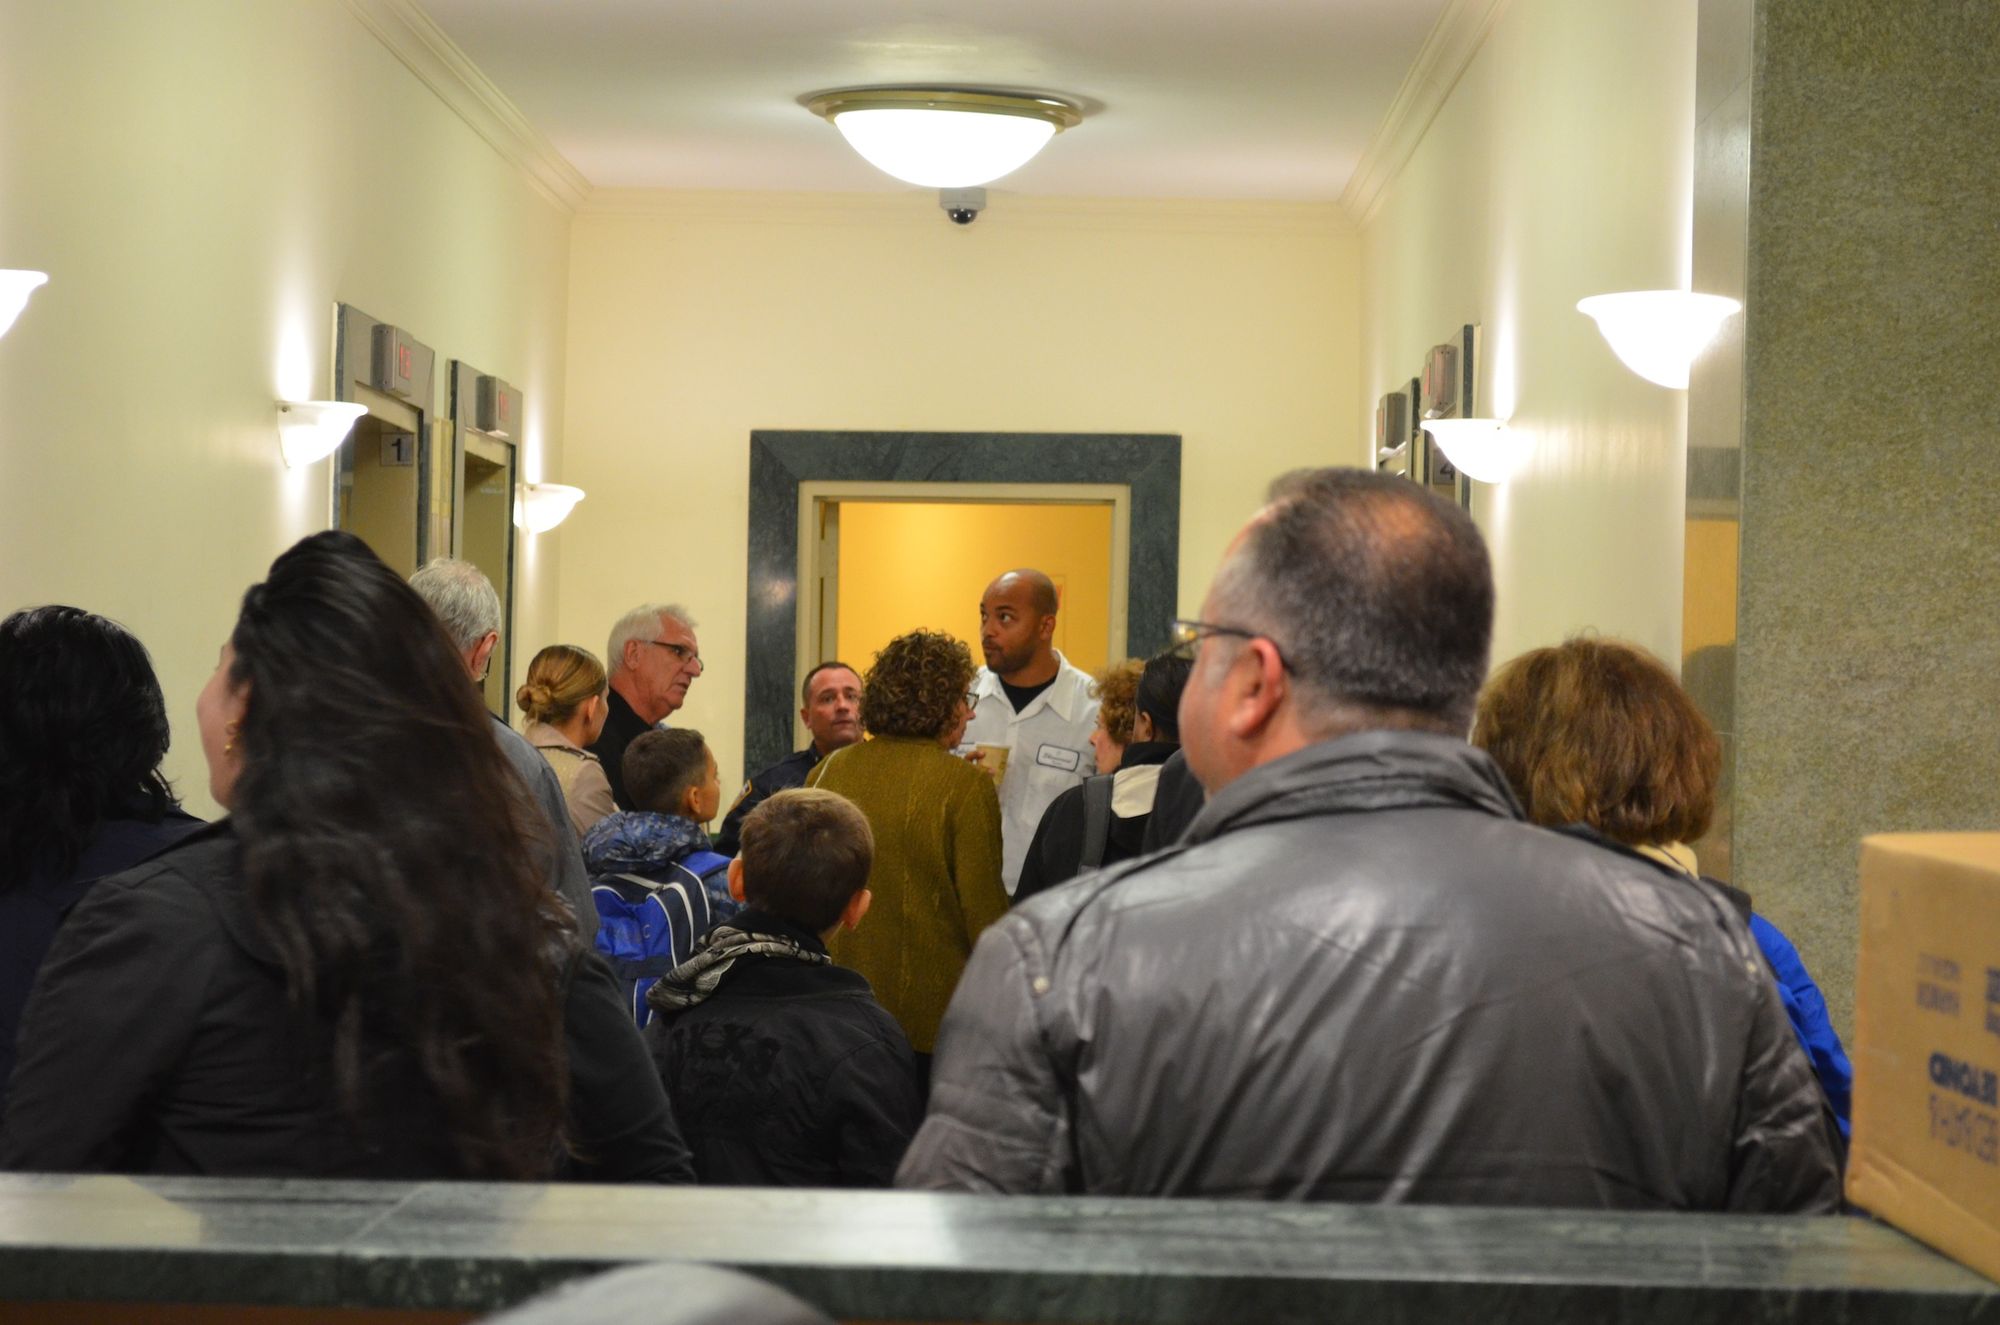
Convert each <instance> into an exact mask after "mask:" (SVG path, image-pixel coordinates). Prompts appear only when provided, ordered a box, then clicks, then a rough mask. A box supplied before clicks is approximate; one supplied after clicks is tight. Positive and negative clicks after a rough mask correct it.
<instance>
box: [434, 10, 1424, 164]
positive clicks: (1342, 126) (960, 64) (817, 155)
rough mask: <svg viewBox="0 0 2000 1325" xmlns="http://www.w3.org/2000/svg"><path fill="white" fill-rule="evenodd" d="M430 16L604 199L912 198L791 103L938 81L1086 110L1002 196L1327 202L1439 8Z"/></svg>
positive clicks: (502, 12) (454, 12)
mask: <svg viewBox="0 0 2000 1325" xmlns="http://www.w3.org/2000/svg"><path fill="white" fill-rule="evenodd" d="M421 4H422V7H423V9H424V10H425V12H427V13H428V14H429V15H430V16H431V18H432V19H434V20H435V21H436V23H437V24H438V26H439V27H440V28H442V29H443V30H444V32H445V33H446V34H447V35H449V36H450V38H451V39H452V41H454V42H455V43H456V44H457V45H458V46H459V47H460V48H461V49H463V50H464V52H465V53H466V55H468V56H469V57H470V58H471V60H472V62H473V63H474V64H476V65H477V66H478V67H479V69H480V70H481V71H482V72H483V73H484V74H485V75H486V76H487V77H488V78H489V79H491V80H492V81H493V83H494V84H495V85H496V86H498V88H499V89H500V91H501V92H502V93H504V94H505V95H506V96H507V97H508V98H509V99H510V100H511V101H512V102H513V103H514V104H515V105H516V106H517V107H519V108H520V110H521V112H522V113H523V114H524V115H526V116H527V118H528V120H529V121H530V122H531V123H532V124H533V125H534V127H535V128H536V129H538V130H539V131H540V132H541V133H542V134H544V135H546V136H547V138H548V139H549V140H550V141H551V142H553V143H554V145H555V147H556V149H557V150H558V151H560V152H561V153H562V154H563V156H565V157H566V158H568V160H569V161H570V163H571V164H573V165H574V166H575V167H576V168H577V169H578V170H580V171H581V172H582V173H583V175H584V176H585V177H586V178H588V179H589V180H590V182H591V183H592V184H593V185H595V186H597V187H600V188H611V187H651V188H673V189H778V190H804V191H838V192H865V191H874V190H893V189H902V188H906V187H907V186H905V185H902V184H899V183H897V182H896V181H894V180H892V179H889V178H888V177H886V176H884V175H881V174H879V173H878V172H876V171H875V170H874V169H873V168H872V167H870V166H868V165H867V164H866V163H864V162H863V161H862V160H861V159H860V158H859V157H857V156H856V155H855V154H854V153H853V152H852V151H850V150H849V149H848V147H847V146H846V144H845V143H843V142H842V141H841V140H840V137H839V135H838V134H837V133H836V132H835V131H834V130H833V128H832V127H831V126H830V125H828V124H826V123H825V122H824V121H822V120H820V119H819V118H818V117H816V116H814V115H812V114H811V113H810V112H808V111H807V110H805V109H804V108H803V107H802V106H801V105H800V104H799V98H800V97H801V96H802V95H803V94H805V93H809V92H816V91H822V90H825V89H827V88H833V87H842V86H849V85H865V84H884V83H935V84H940V85H949V86H967V85H972V86H981V87H1006V88H1015V89H1021V90H1032V91H1045V92H1055V93H1060V94H1063V95H1066V96H1069V97H1071V98H1075V99H1079V100H1082V101H1083V102H1084V103H1085V105H1086V107H1087V108H1088V109H1087V111H1086V117H1085V119H1084V122H1083V123H1082V124H1080V125H1078V126H1077V127H1076V128H1074V129H1071V130H1069V131H1068V132H1066V133H1063V134H1061V135H1060V136H1058V137H1057V138H1056V140H1055V141H1054V142H1053V143H1051V144H1050V145H1049V147H1048V148H1047V149H1045V150H1044V151H1043V153H1042V155H1041V156H1040V157H1038V158H1037V159H1036V160H1034V161H1032V162H1030V163H1029V164H1028V165H1027V166H1025V167H1023V168H1022V169H1021V170H1019V171H1017V172H1016V173H1015V174H1013V175H1011V176H1008V177H1007V178H1005V179H1003V180H1000V181H998V182H997V183H996V184H994V185H993V187H994V188H995V189H1006V190H1010V191H1015V192H1020V193H1035V194H1044V195H1073V196H1100V197H1103V196H1131V197H1193V198H1273V199H1294V200H1315V201H1328V202H1330V201H1333V200H1335V199H1338V198H1339V197H1340V194H1341V190H1342V189H1343V188H1344V187H1345V186H1346V184H1347V182H1348V178H1349V177H1350V176H1351V175H1352V174H1353V173H1354V169H1355V166H1356V163H1357V162H1358V161H1359V160H1360V159H1361V155H1362V152H1363V150H1364V149H1365V148H1366V147H1367V146H1368V144H1369V140H1370V139H1371V138H1372V137H1373V135H1374V134H1375V131H1376V129H1377V127H1378V126H1380V125H1381V123H1382V120H1383V117H1384V115H1385V114H1386V113H1387V111H1388V109H1389V106H1390V103H1391V101H1392V100H1393V99H1394V98H1395V96H1396V92H1397V89H1398V88H1399V87H1400V86H1401V84H1402V82H1403V78H1404V75H1405V74H1406V73H1407V72H1408V71H1409V69H1410V68H1411V65H1412V63H1413V61H1415V59H1416V57H1417V53H1418V51H1419V50H1420V49H1421V48H1422V47H1423V45H1424V40H1425V37H1426V36H1427V35H1428V34H1429V33H1430V31H1431V28H1432V27H1433V25H1435V24H1436V23H1437V21H1438V18H1439V15H1440V14H1441V13H1442V12H1443V11H1444V9H1445V7H1446V0H901V2H898V0H421Z"/></svg>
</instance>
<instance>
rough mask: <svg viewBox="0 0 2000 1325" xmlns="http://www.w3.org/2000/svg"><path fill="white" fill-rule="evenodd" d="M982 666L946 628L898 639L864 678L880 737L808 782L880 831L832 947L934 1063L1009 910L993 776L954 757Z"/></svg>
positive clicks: (822, 766)
mask: <svg viewBox="0 0 2000 1325" xmlns="http://www.w3.org/2000/svg"><path fill="white" fill-rule="evenodd" d="M974 670H975V669H974V667H973V665H972V653H971V651H970V650H969V649H967V648H966V646H965V645H964V644H963V643H961V642H960V641H958V640H956V639H953V638H952V637H951V636H950V635H946V634H943V633H941V632H938V631H932V630H913V631H911V632H909V633H908V634H907V635H898V636H897V637H896V638H895V639H892V640H890V641H889V643H888V644H886V645H885V646H883V649H882V651H881V652H880V653H878V654H876V655H875V663H874V665H873V666H872V667H870V668H869V669H868V675H867V677H866V678H865V679H864V681H863V684H862V693H861V723H862V726H864V727H866V728H867V729H868V733H869V735H870V736H871V737H872V738H873V739H871V740H867V741H863V742H861V743H859V744H857V745H850V746H847V747H846V748H845V749H841V750H836V751H834V752H833V753H832V754H830V755H828V756H827V757H826V758H825V759H822V760H821V761H820V762H819V763H818V765H816V766H815V767H814V768H813V771H812V772H811V774H809V775H808V776H807V778H806V785H807V786H810V787H823V788H825V789H826V790H828V791H837V792H839V793H840V794H841V795H843V796H845V797H847V798H848V799H849V800H851V801H853V802H854V803H855V804H856V805H858V806H860V807H861V812H862V813H863V814H864V815H866V816H867V817H868V826H869V828H870V829H872V830H873V831H874V834H875V864H874V868H873V869H872V870H871V871H870V872H869V875H868V887H869V890H870V891H872V892H873V893H874V894H875V903H874V907H873V909H872V910H870V911H869V913H868V922H867V923H866V924H864V925H862V926H861V927H860V928H859V929H856V930H853V931H851V932H842V933H841V934H839V935H837V936H836V937H835V938H834V939H833V940H832V941H831V942H830V943H829V944H828V945H827V946H828V948H829V950H830V951H831V952H832V954H833V959H834V960H835V961H837V962H839V963H840V964H841V965H843V966H847V967H850V968H852V969H854V970H856V971H859V972H861V974H862V975H864V976H866V977H867V978H868V983H869V985H870V986H872V987H873V989H874V991H875V997H876V998H877V999H878V1000H880V1001H881V1003H882V1006H883V1007H885V1008H887V1009H888V1010H889V1012H890V1015H892V1016H894V1017H895V1018H896V1020H897V1021H898V1022H900V1023H902V1027H903V1031H904V1033H905V1034H907V1035H908V1036H909V1037H910V1045H911V1047H912V1048H914V1049H915V1050H916V1051H917V1055H918V1061H919V1063H920V1064H922V1065H923V1066H924V1067H925V1068H926V1069H928V1066H929V1062H930V1052H931V1048H932V1046H933V1045H934V1044H935V1043H936V1042H937V1029H938V1022H939V1021H940V1020H941V1019H942V1018H943V1016H944V1009H945V1004H947V1003H949V1002H950V1001H951V993H952V990H953V989H954V988H956V987H957V985H958V977H959V975H960V974H961V973H962V972H963V971H964V970H965V962H966V958H968V957H970V956H971V955H972V944H973V942H974V940H976V939H977V938H978V937H979V933H980V931H981V930H983V929H985V928H986V927H987V926H988V925H990V924H992V923H993V922H994V921H995V920H998V919H999V918H1000V917H1001V915H1002V914H1003V913H1005V911H1006V910H1007V893H1006V890H1005V889H1004V888H1003V887H1001V884H1000V800H999V797H998V795H997V794H996V793H995V791H994V787H993V780H992V779H991V778H990V777H988V776H987V775H986V774H985V773H982V772H981V771H980V770H979V769H978V768H976V767H974V766H973V765H971V764H969V763H967V762H966V761H965V760H963V759H959V758H956V757H954V756H953V755H952V753H951V748H952V747H953V746H954V745H956V744H958V741H959V738H960V736H961V735H962V734H963V733H964V731H965V724H966V723H967V722H968V721H970V720H971V717H972V705H971V702H970V697H969V696H968V695H967V694H966V689H967V687H968V686H970V685H971V684H972V677H973V672H974Z"/></svg>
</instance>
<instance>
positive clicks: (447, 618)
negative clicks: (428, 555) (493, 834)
mask: <svg viewBox="0 0 2000 1325" xmlns="http://www.w3.org/2000/svg"><path fill="white" fill-rule="evenodd" d="M410 587H411V588H412V589H415V590H416V591H417V596H418V597H419V598H422V599H423V600H424V601H425V602H426V603H429V604H430V608H431V611H433V612H435V613H436V614H437V618H438V620H439V622H441V623H442V624H443V626H444V632H445V634H446V635H448V636H450V638H451V644H452V647H453V648H455V649H457V650H458V653H459V656H460V657H461V658H463V659H464V660H465V672H466V675H467V676H468V677H470V678H471V680H472V683H473V684H474V685H477V684H479V682H480V681H481V680H483V679H484V678H485V676H486V668H487V666H488V665H489V664H490V663H491V662H492V659H493V650H494V647H495V646H496V645H498V644H499V643H500V595H499V594H498V593H497V592H495V591H494V588H493V582H492V581H491V580H489V579H487V578H486V572H484V571H482V570H480V569H479V567H477V566H475V565H473V564H472V563H471V562H469V561H459V560H457V559H455V558H452V557H438V558H436V559H434V560H432V561H429V562H426V563H425V564H424V565H423V566H422V568H420V569H419V570H418V571H417V573H416V574H414V575H412V576H411V577H410ZM493 739H494V740H495V741H497V742H498V743H499V745H500V752H501V753H502V754H504V755H506V756H507V762H508V763H510V764H512V765H513V766H514V772H515V774H516V775H518V776H519V777H520V779H521V781H522V783H523V784H524V785H525V786H526V787H527V789H528V794H529V795H530V796H531V797H532V798H533V799H534V802H535V804H536V805H538V806H539V807H540V808H541V813H542V817H543V818H544V819H546V820H547V821H548V824H547V827H548V829H549V833H548V837H549V840H550V842H551V847H550V859H549V861H548V862H547V868H546V872H547V876H548V880H549V886H550V887H551V888H553V889H554V890H555V891H556V893H557V894H559V895H560V896H561V897H562V899H563V900H564V901H566V902H568V903H569V908H570V910H571V911H572V912H574V913H575V915H576V927H577V932H578V933H580V934H581V935H583V937H584V941H585V942H586V943H588V942H592V941H594V940H595V939H596V937H597V905H596V903H594V902H593V901H592V900H591V897H590V876H589V874H587V873H586V872H585V871H584V867H583V848H582V847H580V846H578V845H577V840H576V829H575V828H573V827H572V826H571V825H570V821H569V806H568V804H567V803H566V802H565V801H564V800H563V793H562V783H561V782H559V781H558V780H557V779H556V775H555V770H554V769H552V768H550V767H549V764H548V761H547V760H546V759H543V758H542V755H541V752H540V751H538V750H537V749H535V747H534V746H532V745H530V744H528V741H527V738H526V737H524V736H522V735H520V734H519V733H518V732H516V731H515V730H514V729H513V728H512V727H509V726H508V725H507V724H506V723H505V722H502V721H501V720H500V719H499V718H498V717H495V718H494V719H493Z"/></svg>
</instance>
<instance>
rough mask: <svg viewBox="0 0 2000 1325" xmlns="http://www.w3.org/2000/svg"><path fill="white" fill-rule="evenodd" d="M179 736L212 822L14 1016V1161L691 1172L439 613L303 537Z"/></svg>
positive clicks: (6, 1151) (398, 1171)
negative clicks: (186, 735) (192, 746)
mask: <svg viewBox="0 0 2000 1325" xmlns="http://www.w3.org/2000/svg"><path fill="white" fill-rule="evenodd" d="M196 713H197V716H198V719H199V723H200V727H201V742H202V752H203V754H204V755H205V756H206V758H207V761H208V768H209V790H210V792H211V794H212V795H213V796H214V797H215V799H216V801H217V802H218V803H220V804H221V805H223V806H224V807H225V808H227V809H228V810H229V811H230V814H229V817H228V818H227V819H225V820H222V821H221V822H219V823H217V824H215V825H213V826H212V827H210V828H209V829H207V830H205V831H203V832H199V833H196V834H194V835H193V836H191V837H189V838H187V839H185V840H183V841H182V842H181V843H180V844H179V845H177V846H176V847H175V848H174V849H172V850H170V851H168V852H167V853H166V854H164V855H162V856H161V857H159V858H158V859H156V860H154V861H153V862H151V863H150V864H148V865H145V866H143V867H141V868H139V869H137V870H133V871H130V872H128V873H126V874H123V875H120V876H118V877H116V878H113V879H108V880H105V881H103V882H102V883H100V884H99V885H98V886H97V887H96V888H94V889H93V890H92V891H91V894H90V896H89V898H87V899H86V901H85V903H84V904H83V905H82V906H80V907H78V908H77V910H76V912H75V913H74V914H73V915H72V916H71V917H70V919H69V921H68V923H67V924H66V925H65V926H64V928H63V930H62V931H61V933H59V934H58V936H57V938H56V942H55V945H54V947H53V948H51V950H50V953H49V958H48V961H47V963H46V965H45V966H44V968H43V974H42V979H41V982H40V984H39V985H38V986H37V988H36V991H35V993H34V995H33V996H32V998H31V999H30V1002H29V1005H28V1009H27V1013H26V1016H25V1017H24V1019H23V1022H22V1028H21V1040H20V1049H21V1054H20V1063H19V1066H18V1068H17V1070H16V1074H15V1079H14V1088H13V1093H12V1096H11V1098H10V1099H9V1101H8V1108H7V1115H6V1124H5V1136H4V1144H3V1145H0V1158H4V1160H5V1162H6V1164H7V1166H8V1167H11V1168H41V1169H60V1170H75V1169H110V1170H116V1171H125V1172H132V1171H137V1172H171V1173H232V1174H271V1175H292V1174H296V1175H319V1176H346V1177H400V1178H413V1177H479V1178H524V1179H530V1178H548V1177H552V1176H557V1175H558V1174H567V1175H571V1176H578V1175H580V1176H596V1177H620V1178H674V1177H683V1178H685V1177H687V1176H689V1169H688V1165H687V1151H686V1147H685V1146H683V1145H682V1144H681V1142H680V1138H679V1135H678V1133H677V1132H676V1131H675V1130H674V1128H673V1121H672V1116H671V1114H670V1113H669V1112H668V1109H667V1105H666V1100H665V1097H664V1095H663V1094H662V1093H661V1092H660V1091H659V1090H658V1082H657V1079H656V1078H655V1077H654V1076H653V1074H652V1072H651V1071H650V1067H649V1065H648V1063H647V1059H646V1054H645V1049H644V1046H643V1044H642V1043H641V1042H640V1040H639V1039H638V1035H637V1032H636V1031H635V1030H634V1029H633V1027H632V1025H631V1023H630V1021H629V1020H628V1019H626V1017H625V1016H624V1013H623V1010H622V1008H621V1007H620V1006H619V1003H618V1000H617V994H616V990H615V988H614V987H613V986H612V984H611V982H610V975H609V971H608V970H607V969H606V968H605V967H604V966H603V965H602V963H601V962H599V961H598V960H597V959H596V958H595V957H594V956H591V955H589V954H584V953H580V952H579V951H578V950H577V947H576V944H575V941H574V939H573V937H572V934H573V929H572V925H571V920H570V917H569V916H568V915H567V914H566V913H565V911H564V909H563V906H562V904H561V902H560V901H559V900H558V899H557V898H556V896H555V895H554V894H553V893H552V892H550V891H549V889H548V888H547V886H546V885H545V883H544V882H543V880H542V879H541V878H540V877H539V874H538V873H537V871H536V870H535V868H534V865H533V860H534V853H533V852H532V850H531V844H532V841H533V835H534V834H535V833H536V832H537V831H538V829H537V828H536V826H535V825H536V823H537V821H536V818H535V811H534V809H533V808H532V807H531V806H530V805H529V804H528V803H527V802H526V800H525V796H526V792H525V790H524V788H522V787H521V785H520V783H519V781H518V779H517V778H516V777H515V776H514V775H513V774H512V772H511V770H510V769H509V768H508V766H507V765H506V763H505V761H504V758H503V756H502V755H501V754H500V752H499V751H498V749H497V748H496V747H495V745H494V742H493V736H492V733H491V731H490V730H489V727H490V722H489V719H488V718H487V717H486V714H485V711H484V710H483V709H482V708H481V707H480V704H479V698H478V695H477V693H476V692H475V691H474V690H473V689H472V687H470V686H468V685H466V683H465V669H464V666H463V664H462V662H461V661H460V659H459V657H458V655H457V653H456V652H455V650H454V649H453V648H452V645H451V643H450V641H449V640H448V639H447V638H446V636H445V634H444V631H443V629H442V627H440V626H439V624H438V622H437V619H436V617H435V616H434V615H433V614H432V613H431V611H430V609H429V608H428V607H426V606H425V604H424V602H423V600H422V599H420V598H419V597H418V596H417V595H416V593H415V591H413V590H412V589H411V588H410V587H409V586H408V585H407V584H405V583H403V581H402V580H400V579H399V578H397V576H396V575H395V573H394V572H393V571H391V570H390V569H389V568H388V567H387V566H385V565H383V563H382V562H381V561H380V560H379V559H378V558H376V556H375V555H374V554H373V553H372V552H370V551H369V550H368V549H367V547H366V546H365V545H364V544H362V543H361V542H360V540H358V539H356V538H354V537H352V536H351V535H347V534H340V533H326V534H317V535H314V536H313V537H310V538H307V539H305V540H304V541H302V542H300V543H299V544H298V545H297V546H295V547H293V548H292V549H291V550H290V551H288V552H286V553H285V554H284V555H282V556H280V557H279V558H278V559H277V561H276V562H274V563H273V564H272V566H271V573H270V577H269V578H268V579H267V580H266V581H265V582H264V583H262V584H259V585H255V586H253V587H252V588H251V589H250V590H249V592H247V593H246V594H244V596H243V605H242V611H241V613H240V615H239V616H238V618H237V622H236V627H235V630H234V631H233V632H232V633H231V635H230V638H229V641H228V643H227V644H226V645H224V647H223V649H222V655H221V660H220V662H219V665H218V666H217V668H216V671H215V675H214V676H213V677H211V678H210V680H209V682H208V685H207V686H206V687H205V688H204V689H203V691H202V694H201V698H200V701H199V702H198V704H197V705H196Z"/></svg>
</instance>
